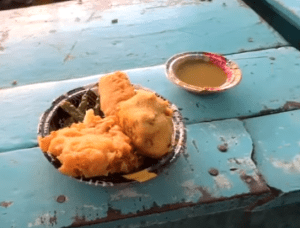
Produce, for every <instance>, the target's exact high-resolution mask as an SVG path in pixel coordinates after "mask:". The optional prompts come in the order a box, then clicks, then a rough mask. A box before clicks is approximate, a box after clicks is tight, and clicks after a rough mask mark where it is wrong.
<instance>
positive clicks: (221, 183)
mask: <svg viewBox="0 0 300 228" xmlns="http://www.w3.org/2000/svg"><path fill="white" fill-rule="evenodd" d="M214 180H215V184H216V186H217V187H218V188H225V189H231V188H232V184H231V183H230V181H229V180H228V178H227V177H226V176H225V175H223V174H219V175H218V176H216V177H214Z"/></svg>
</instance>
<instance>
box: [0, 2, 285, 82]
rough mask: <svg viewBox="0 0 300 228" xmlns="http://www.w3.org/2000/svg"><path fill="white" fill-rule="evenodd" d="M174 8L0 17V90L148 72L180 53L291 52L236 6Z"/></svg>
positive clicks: (65, 9) (72, 9)
mask: <svg viewBox="0 0 300 228" xmlns="http://www.w3.org/2000/svg"><path fill="white" fill-rule="evenodd" d="M138 2H139V1H138ZM171 2H172V1H167V0H164V1H159V2H157V1H154V2H153V1H150V2H149V3H144V4H136V5H135V4H134V3H132V4H131V5H127V6H126V7H125V6H115V7H114V8H111V9H106V10H104V9H103V10H97V9H95V8H93V6H89V7H87V8H83V9H82V10H81V9H80V8H79V7H80V6H79V5H78V4H77V3H76V2H73V1H72V2H71V1H70V2H69V3H68V5H62V6H61V7H59V6H60V5H55V4H54V5H55V6H51V7H52V8H51V7H50V6H48V7H45V8H41V9H43V10H40V11H41V12H40V11H38V12H35V11H32V12H31V13H32V15H31V14H29V13H28V14H25V12H23V11H21V10H20V11H14V14H8V13H5V12H4V13H3V12H0V14H1V15H3V18H5V19H6V20H4V21H1V23H2V24H3V25H2V27H1V29H0V32H1V34H0V37H2V38H0V43H1V50H0V75H2V76H3V77H2V78H1V85H0V87H2V88H7V87H12V86H14V85H12V82H13V81H16V83H17V85H25V84H32V83H37V82H45V81H54V80H62V79H70V78H78V77H84V76H89V75H94V74H99V73H105V72H110V71H114V70H125V69H132V68H136V67H146V66H153V65H157V64H163V63H165V62H166V60H167V59H168V58H169V57H171V56H172V55H174V54H176V53H179V52H185V51H212V52H218V53H222V54H229V53H237V52H243V51H250V50H256V49H267V48H272V47H279V46H285V45H288V43H287V42H286V41H285V40H284V39H283V38H282V37H281V36H280V35H279V34H278V33H277V32H276V31H274V30H273V29H272V28H271V27H269V26H268V25H267V24H266V23H265V22H264V21H263V20H261V19H260V17H259V16H258V15H256V14H255V13H254V12H253V11H252V10H251V9H250V8H249V7H246V6H245V5H242V4H241V3H240V1H237V0H228V1H226V2H225V1H205V2H201V1H178V2H177V3H176V2H175V5H174V4H173V5H172V4H171ZM86 4H88V3H86ZM83 7H84V4H83ZM100 8H101V7H100ZM48 10H49V11H50V13H49V12H48ZM15 14H20V16H19V17H17V16H15ZM12 15H13V17H12ZM23 15H25V16H23ZM113 19H118V23H112V20H113ZM15 20H16V21H15Z"/></svg>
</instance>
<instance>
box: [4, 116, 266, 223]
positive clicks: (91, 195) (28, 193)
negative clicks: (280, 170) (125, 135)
mask: <svg viewBox="0 0 300 228" xmlns="http://www.w3.org/2000/svg"><path fill="white" fill-rule="evenodd" d="M187 131H188V142H187V152H186V154H185V155H184V156H180V157H179V159H178V160H177V161H176V162H175V163H173V164H172V165H171V166H169V167H168V168H167V169H166V170H165V172H163V173H162V174H161V175H159V176H158V177H157V178H155V179H153V180H151V181H149V182H146V183H143V184H132V185H130V186H122V187H107V188H103V187H100V186H90V185H87V184H84V183H80V182H79V181H76V180H73V179H71V178H69V177H67V176H64V175H62V174H60V173H59V172H58V171H57V170H55V169H54V168H53V166H52V165H51V164H50V163H49V162H48V161H47V160H46V158H45V157H44V156H43V154H42V152H41V151H40V149H39V148H31V149H24V150H17V151H11V152H6V153H1V154H0V163H1V164H2V165H1V166H0V175H1V179H0V192H1V195H0V205H1V206H0V215H1V217H0V220H1V225H2V226H3V227H10V226H14V227H35V226H37V227H38V226H39V225H44V226H51V227H64V226H70V225H73V226H75V225H89V224H95V223H101V222H108V223H105V224H103V226H101V227H117V226H118V225H120V226H124V227H130V226H129V225H138V224H139V225H141V224H143V225H144V226H150V225H158V224H160V223H166V222H171V221H178V220H181V219H187V218H190V217H196V216H203V215H207V214H210V213H216V212H222V211H228V210H233V209H240V208H243V207H245V206H247V205H249V204H251V203H254V202H256V200H258V199H260V198H261V197H263V196H264V195H265V194H268V193H269V189H268V187H267V186H266V185H265V183H264V182H263V180H262V179H261V177H260V176H259V173H258V172H257V169H256V167H255V165H254V163H253V162H252V160H251V158H250V157H251V153H252V140H251V138H250V135H249V134H248V133H247V131H246V130H245V128H244V126H243V123H242V122H241V121H239V120H235V119H232V120H224V121H215V122H212V123H202V124H195V125H189V126H188V127H187ZM224 142H227V143H228V151H227V152H226V153H224V152H220V151H219V150H218V149H217V146H218V145H219V144H220V143H224ZM211 168H215V169H217V170H218V173H219V174H218V175H216V176H213V175H211V174H209V170H210V169H211ZM12 180H13V181H12ZM16 215H18V216H16ZM109 221H113V222H111V223H109ZM42 222H43V224H42Z"/></svg>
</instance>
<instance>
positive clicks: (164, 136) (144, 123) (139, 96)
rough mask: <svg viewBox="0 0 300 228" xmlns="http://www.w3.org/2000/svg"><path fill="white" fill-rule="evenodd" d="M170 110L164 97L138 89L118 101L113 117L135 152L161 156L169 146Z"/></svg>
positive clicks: (167, 150) (166, 151)
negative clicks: (129, 96) (128, 138)
mask: <svg viewBox="0 0 300 228" xmlns="http://www.w3.org/2000/svg"><path fill="white" fill-rule="evenodd" d="M172 114H173V112H172V109H170V108H169V102H168V101H165V100H163V99H161V98H159V97H157V96H156V95H155V94H154V93H152V92H148V91H143V90H138V91H137V93H136V95H135V96H133V97H132V98H130V99H128V100H126V101H123V102H121V103H120V104H119V106H118V112H117V117H118V123H119V125H120V126H121V127H122V129H123V131H124V133H125V134H126V135H128V136H129V137H130V139H131V140H132V143H133V145H134V146H135V147H136V148H137V149H138V152H139V153H141V154H143V155H145V156H148V157H152V158H161V157H162V156H163V155H165V154H166V153H168V152H169V150H170V147H171V138H172V131H173V124H172Z"/></svg>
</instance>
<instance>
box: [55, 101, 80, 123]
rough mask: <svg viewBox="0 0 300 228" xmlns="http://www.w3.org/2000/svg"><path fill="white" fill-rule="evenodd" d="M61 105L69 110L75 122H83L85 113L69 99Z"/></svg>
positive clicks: (65, 109) (66, 110)
mask: <svg viewBox="0 0 300 228" xmlns="http://www.w3.org/2000/svg"><path fill="white" fill-rule="evenodd" d="M60 107H61V108H62V109H63V110H64V111H65V112H67V113H68V114H69V115H70V116H71V117H73V119H74V120H75V122H82V121H83V119H84V114H83V113H82V112H81V111H79V110H78V109H77V108H76V107H75V106H74V105H72V104H71V103H70V102H69V101H63V102H62V103H61V105H60Z"/></svg>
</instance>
